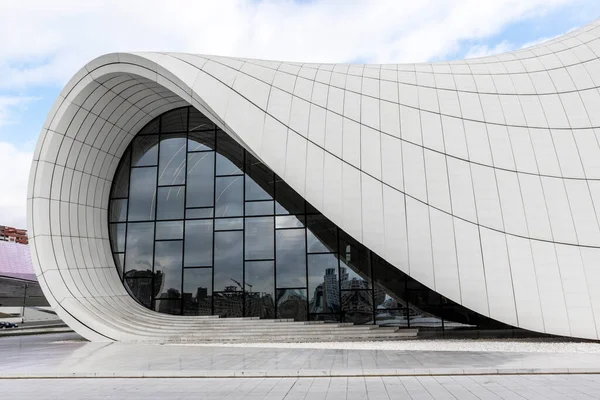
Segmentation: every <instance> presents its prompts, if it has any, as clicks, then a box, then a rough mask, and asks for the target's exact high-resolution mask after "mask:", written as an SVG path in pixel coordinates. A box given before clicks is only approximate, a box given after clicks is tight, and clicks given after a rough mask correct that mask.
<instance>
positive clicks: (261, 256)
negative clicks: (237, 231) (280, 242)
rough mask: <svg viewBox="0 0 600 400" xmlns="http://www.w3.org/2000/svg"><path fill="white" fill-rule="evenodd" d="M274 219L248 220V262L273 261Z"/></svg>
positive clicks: (246, 230) (246, 237)
mask: <svg viewBox="0 0 600 400" xmlns="http://www.w3.org/2000/svg"><path fill="white" fill-rule="evenodd" d="M274 225H275V221H274V218H273V217H260V218H246V229H245V240H246V252H245V257H246V260H268V259H273V258H274V254H273V247H274V238H273V231H274V229H273V228H274Z"/></svg>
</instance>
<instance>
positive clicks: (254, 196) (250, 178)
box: [246, 154, 275, 200]
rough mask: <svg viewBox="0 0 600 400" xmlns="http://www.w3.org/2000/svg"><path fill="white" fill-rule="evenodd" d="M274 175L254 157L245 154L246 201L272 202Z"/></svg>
mask: <svg viewBox="0 0 600 400" xmlns="http://www.w3.org/2000/svg"><path fill="white" fill-rule="evenodd" d="M274 178H275V175H274V174H273V172H271V171H270V170H269V169H268V168H267V167H266V166H265V165H264V164H262V163H261V162H260V161H258V160H257V159H256V158H255V157H254V156H252V155H250V154H246V200H272V199H273V193H274Z"/></svg>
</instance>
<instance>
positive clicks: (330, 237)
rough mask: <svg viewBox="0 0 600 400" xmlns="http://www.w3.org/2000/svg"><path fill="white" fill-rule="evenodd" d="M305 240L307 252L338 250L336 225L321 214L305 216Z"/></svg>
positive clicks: (335, 251) (334, 251)
mask: <svg viewBox="0 0 600 400" xmlns="http://www.w3.org/2000/svg"><path fill="white" fill-rule="evenodd" d="M307 227H308V229H307V231H306V240H307V247H308V252H309V253H325V252H332V253H337V251H338V240H337V227H336V226H335V225H334V224H333V222H331V221H329V220H328V219H327V218H325V217H324V216H322V215H309V216H307Z"/></svg>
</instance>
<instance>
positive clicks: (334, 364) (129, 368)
mask: <svg viewBox="0 0 600 400" xmlns="http://www.w3.org/2000/svg"><path fill="white" fill-rule="evenodd" d="M456 344H460V347H458V348H457V347H456ZM499 344H500V345H499ZM360 345H361V344H351V343H350V344H348V345H347V346H345V345H344V344H331V343H329V344H323V345H322V346H321V347H324V348H318V347H319V346H320V345H319V344H314V343H311V344H307V345H294V344H287V345H285V347H283V346H284V345H277V346H279V347H275V346H276V345H273V347H269V345H268V344H260V345H236V346H226V345H222V346H212V345H211V346H208V345H193V344H185V345H183V344H173V345H149V344H132V343H89V342H86V341H84V340H83V339H81V338H80V337H78V336H77V335H76V334H74V333H63V334H48V335H36V336H23V337H6V338H0V355H1V357H2V362H0V378H1V379H0V381H1V380H2V379H10V378H21V379H22V378H29V379H33V378H71V377H77V378H143V377H146V378H238V377H247V378H264V377H272V378H318V377H327V378H352V377H361V378H364V377H403V376H406V377H409V376H412V377H415V376H460V375H470V376H472V375H511V374H518V375H525V374H600V344H597V343H569V342H567V343H561V342H553V341H543V340H541V341H529V342H526V341H525V342H524V341H487V342H486V341H477V340H471V341H435V340H432V341H410V342H408V341H402V342H396V343H371V344H366V345H367V347H370V348H371V349H356V348H333V347H336V346H338V347H357V346H360ZM362 345H363V346H364V345H365V344H362ZM453 346H454V347H453ZM311 347H312V348H311ZM328 347H329V348H328ZM469 348H473V349H474V350H477V351H469V350H468V349H469ZM400 349H405V350H400ZM428 349H429V350H428ZM0 384H1V382H0Z"/></svg>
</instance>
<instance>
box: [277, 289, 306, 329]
mask: <svg viewBox="0 0 600 400" xmlns="http://www.w3.org/2000/svg"><path fill="white" fill-rule="evenodd" d="M276 303H277V318H293V319H294V320H295V321H306V320H307V317H308V315H307V312H306V289H277V298H276Z"/></svg>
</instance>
